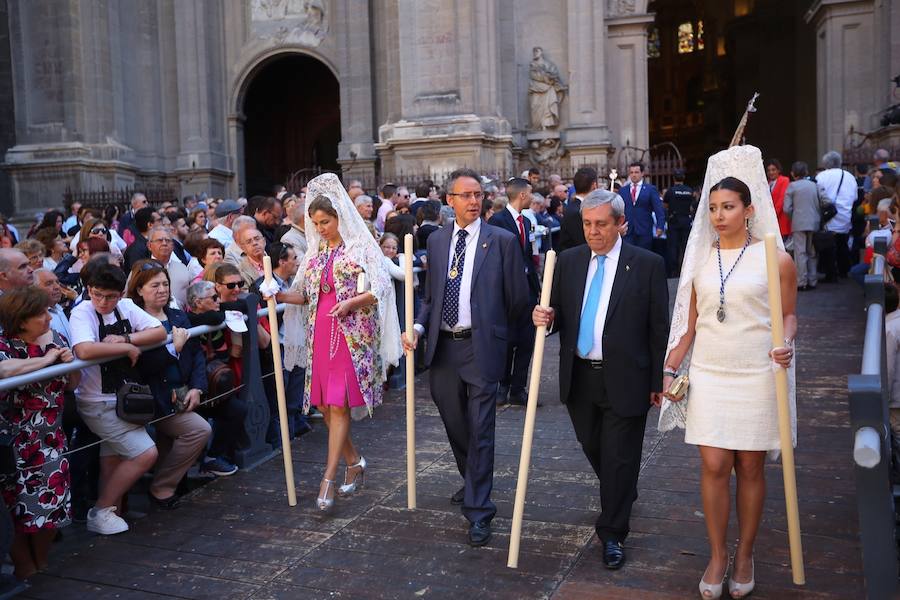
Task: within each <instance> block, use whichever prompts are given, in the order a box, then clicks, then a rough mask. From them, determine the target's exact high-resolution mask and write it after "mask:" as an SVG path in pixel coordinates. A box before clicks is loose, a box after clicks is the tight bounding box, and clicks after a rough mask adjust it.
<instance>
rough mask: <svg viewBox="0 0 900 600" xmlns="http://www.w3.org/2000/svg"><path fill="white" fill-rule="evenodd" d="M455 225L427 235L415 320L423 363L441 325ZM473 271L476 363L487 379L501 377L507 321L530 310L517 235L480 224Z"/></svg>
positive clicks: (431, 354)
mask: <svg viewBox="0 0 900 600" xmlns="http://www.w3.org/2000/svg"><path fill="white" fill-rule="evenodd" d="M452 236H453V225H452V224H451V225H447V226H445V227H441V228H440V229H438V230H437V231H435V232H434V233H432V234H431V235H430V236H428V276H427V278H426V280H425V291H424V297H423V298H422V305H421V308H420V311H419V315H418V316H417V317H416V323H418V324H420V325H422V326H423V327H424V328H425V332H426V333H427V334H428V343H427V345H426V346H425V364H426V365H430V364H431V361H432V360H433V359H434V352H435V349H436V348H437V342H438V331H439V330H440V328H441V309H442V308H443V304H444V286H445V285H446V283H447V270H448V262H449V257H450V238H451V237H452ZM473 249H474V251H475V264H474V267H473V271H472V295H471V309H472V342H473V347H474V350H475V363H476V364H477V365H478V367H479V368H480V369H481V375H482V377H484V378H485V379H486V380H488V381H500V379H501V378H502V377H503V372H504V371H505V370H506V350H507V344H508V343H509V332H508V326H509V324H511V323H514V322H515V321H516V319H517V318H518V317H519V315H520V314H521V313H522V311H524V310H527V309H528V295H529V294H528V282H527V281H526V279H525V265H523V264H522V250H521V246H520V245H519V240H518V238H517V237H515V236H513V235H512V234H511V233H509V232H508V231H505V230H503V229H500V228H499V227H494V226H493V225H489V224H488V223H484V222H482V223H481V231H480V233H479V236H478V243H477V245H476V244H474V243H473V244H472V245H471V246H469V250H468V251H469V252H471V251H472V250H473Z"/></svg>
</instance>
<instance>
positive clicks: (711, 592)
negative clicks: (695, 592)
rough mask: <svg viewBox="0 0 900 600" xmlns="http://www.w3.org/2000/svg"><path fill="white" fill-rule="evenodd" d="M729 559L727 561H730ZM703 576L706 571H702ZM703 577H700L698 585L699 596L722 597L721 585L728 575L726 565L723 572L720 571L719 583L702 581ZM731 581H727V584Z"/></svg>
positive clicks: (712, 598)
mask: <svg viewBox="0 0 900 600" xmlns="http://www.w3.org/2000/svg"><path fill="white" fill-rule="evenodd" d="M730 562H731V561H729V563H730ZM703 577H706V571H704V572H703ZM703 577H701V578H700V585H699V586H698V587H699V589H700V597H701V598H703V600H718V599H719V598H721V597H722V587H723V586H724V585H725V579H726V578H727V577H728V566H727V565H726V566H725V572H724V573H722V581H721V582H720V583H706V582H705V581H703ZM730 583H731V582H730V581H729V584H730Z"/></svg>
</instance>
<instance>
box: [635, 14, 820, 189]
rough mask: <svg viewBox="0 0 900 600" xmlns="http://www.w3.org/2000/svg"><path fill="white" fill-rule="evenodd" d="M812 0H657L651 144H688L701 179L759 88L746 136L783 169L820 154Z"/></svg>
mask: <svg viewBox="0 0 900 600" xmlns="http://www.w3.org/2000/svg"><path fill="white" fill-rule="evenodd" d="M806 6H808V3H802V2H783V1H782V0H724V1H723V0H651V2H650V4H649V6H648V11H649V12H652V13H654V14H655V15H656V18H655V21H654V23H653V25H652V26H651V27H650V28H649V30H648V40H647V59H648V61H647V75H648V80H649V83H650V94H649V103H650V106H649V109H650V145H651V146H653V145H655V144H660V143H663V142H672V143H674V144H675V145H676V146H677V147H678V149H679V150H680V151H681V153H682V155H683V157H684V161H685V168H686V170H687V176H688V181H687V183H688V184H690V185H695V186H699V185H700V184H701V183H702V177H703V173H704V170H705V168H706V159H707V157H708V156H709V155H710V154H713V153H715V152H718V151H719V150H722V149H724V148H725V147H726V146H727V145H728V142H729V140H730V139H731V136H732V135H733V134H734V130H735V127H737V124H738V121H740V118H741V115H742V114H743V112H744V109H745V108H746V106H747V102H748V101H749V100H750V97H751V96H752V95H753V93H754V92H759V93H760V98H759V101H758V102H757V108H758V112H757V113H756V114H754V115H753V116H752V117H751V119H750V124H749V126H748V127H747V130H746V138H747V142H748V143H750V144H753V145H754V146H758V147H759V148H760V149H761V150H762V152H763V157H764V158H778V159H779V160H780V162H781V163H782V165H783V167H784V169H785V170H787V169H789V168H790V165H791V163H792V162H793V161H795V160H804V161H807V162H808V163H809V164H811V165H815V164H816V163H817V160H816V159H817V157H816V143H815V140H816V121H815V113H816V94H815V89H816V82H815V70H816V63H815V33H814V30H813V28H812V27H810V26H809V25H807V24H806V23H805V22H804V20H803V15H804V11H805V8H804V7H806Z"/></svg>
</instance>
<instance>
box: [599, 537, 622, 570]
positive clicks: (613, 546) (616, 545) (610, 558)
mask: <svg viewBox="0 0 900 600" xmlns="http://www.w3.org/2000/svg"><path fill="white" fill-rule="evenodd" d="M603 564H604V565H606V568H607V569H619V568H621V567H622V565H624V564H625V547H624V546H623V545H622V542H603Z"/></svg>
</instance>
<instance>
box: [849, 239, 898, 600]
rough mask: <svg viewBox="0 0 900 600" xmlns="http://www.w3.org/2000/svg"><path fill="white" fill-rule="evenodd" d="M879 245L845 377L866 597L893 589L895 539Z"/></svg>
mask: <svg viewBox="0 0 900 600" xmlns="http://www.w3.org/2000/svg"><path fill="white" fill-rule="evenodd" d="M884 251H885V245H884V243H883V242H882V243H881V244H877V245H876V248H875V254H874V255H873V258H872V273H871V274H870V275H866V277H865V284H864V285H865V294H866V332H865V340H864V342H863V357H862V365H861V374H859V375H856V374H854V375H850V376H849V377H848V381H847V388H848V392H849V403H850V427H851V431H852V432H853V435H854V447H853V456H854V459H855V460H854V468H853V471H854V478H855V481H856V502H857V511H858V513H859V536H860V542H861V545H862V561H863V576H864V578H865V585H866V597H867V598H869V599H872V600H880V599H882V598H892V597H894V593H895V592H896V589H897V540H896V530H895V519H894V500H893V494H892V490H891V483H890V470H891V445H890V439H891V438H890V427H889V421H888V408H887V405H888V400H889V398H888V394H889V391H888V381H887V364H886V360H887V359H886V352H885V333H884V331H885V330H884V270H885V268H886V263H885V258H884Z"/></svg>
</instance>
